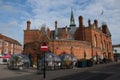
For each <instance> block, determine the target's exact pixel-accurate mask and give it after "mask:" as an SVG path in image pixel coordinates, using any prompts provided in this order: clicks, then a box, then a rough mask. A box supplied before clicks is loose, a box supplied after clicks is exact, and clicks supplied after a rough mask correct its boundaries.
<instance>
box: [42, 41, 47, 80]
mask: <svg viewBox="0 0 120 80" xmlns="http://www.w3.org/2000/svg"><path fill="white" fill-rule="evenodd" d="M47 50H48V44H47V43H46V42H44V43H42V45H41V51H43V52H44V53H43V54H44V74H43V77H44V79H45V78H46V66H45V65H46V64H45V51H47Z"/></svg>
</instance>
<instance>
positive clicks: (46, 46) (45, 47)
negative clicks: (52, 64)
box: [41, 42, 48, 51]
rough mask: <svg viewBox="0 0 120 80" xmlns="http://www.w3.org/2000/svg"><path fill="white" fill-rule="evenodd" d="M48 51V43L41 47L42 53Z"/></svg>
mask: <svg viewBox="0 0 120 80" xmlns="http://www.w3.org/2000/svg"><path fill="white" fill-rule="evenodd" d="M47 50H48V45H47V43H45V42H44V43H42V45H41V51H47Z"/></svg>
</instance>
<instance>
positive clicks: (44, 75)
mask: <svg viewBox="0 0 120 80" xmlns="http://www.w3.org/2000/svg"><path fill="white" fill-rule="evenodd" d="M45 65H46V64H45V51H44V74H43V77H44V79H45V78H46V66H45Z"/></svg>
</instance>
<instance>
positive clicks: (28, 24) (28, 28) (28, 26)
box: [27, 20, 31, 30]
mask: <svg viewBox="0 0 120 80" xmlns="http://www.w3.org/2000/svg"><path fill="white" fill-rule="evenodd" d="M30 24H31V22H30V20H28V21H27V30H30Z"/></svg>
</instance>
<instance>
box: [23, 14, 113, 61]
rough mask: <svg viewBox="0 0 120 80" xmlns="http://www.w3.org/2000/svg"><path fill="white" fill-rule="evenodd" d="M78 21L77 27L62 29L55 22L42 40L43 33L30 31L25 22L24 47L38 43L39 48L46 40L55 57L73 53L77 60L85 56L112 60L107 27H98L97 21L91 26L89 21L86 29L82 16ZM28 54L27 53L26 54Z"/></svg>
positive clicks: (110, 41)
mask: <svg viewBox="0 0 120 80" xmlns="http://www.w3.org/2000/svg"><path fill="white" fill-rule="evenodd" d="M78 20H79V26H78V27H75V25H74V26H70V27H63V28H58V26H57V21H55V30H52V31H50V30H49V29H48V30H47V34H46V36H47V35H48V36H47V37H46V38H45V36H44V39H43V36H40V35H42V34H43V33H42V32H41V31H40V30H30V22H29V23H28V22H27V27H28V28H27V30H24V45H26V44H27V43H30V42H35V41H38V42H39V44H38V45H39V47H40V44H41V42H42V41H44V40H45V39H47V41H48V44H49V50H50V51H51V52H53V53H55V54H57V55H60V54H62V53H64V52H65V53H67V54H71V53H73V54H74V55H75V56H76V57H77V58H78V59H82V58H84V57H85V56H86V58H87V59H90V58H93V57H94V56H99V57H100V56H103V57H107V58H109V59H110V60H113V53H112V40H111V34H110V31H109V29H108V27H107V25H106V24H103V25H102V26H101V27H98V21H97V20H94V23H93V24H91V21H90V19H89V20H88V27H86V26H84V23H83V17H82V16H79V18H78ZM72 30H74V31H72ZM51 36H52V37H51ZM24 51H27V49H26V50H24ZM30 53H32V52H30ZM30 53H29V51H28V53H27V54H30ZM34 54H36V53H34Z"/></svg>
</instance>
